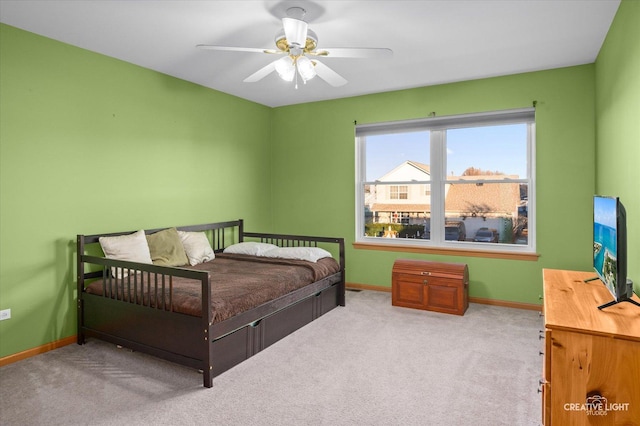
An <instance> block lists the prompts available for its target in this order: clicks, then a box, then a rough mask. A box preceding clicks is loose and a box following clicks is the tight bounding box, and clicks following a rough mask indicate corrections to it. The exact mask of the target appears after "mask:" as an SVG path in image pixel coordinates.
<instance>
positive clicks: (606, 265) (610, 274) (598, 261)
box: [593, 197, 618, 296]
mask: <svg viewBox="0 0 640 426" xmlns="http://www.w3.org/2000/svg"><path fill="white" fill-rule="evenodd" d="M593 203H594V204H593V267H594V269H595V270H596V272H597V273H598V276H599V277H600V279H601V280H602V281H603V282H604V284H605V285H606V286H607V288H608V289H609V291H610V292H611V294H613V295H614V296H615V294H616V282H617V267H618V261H617V241H616V238H617V236H616V200H615V198H605V197H595V198H594V200H593Z"/></svg>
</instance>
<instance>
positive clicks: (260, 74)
mask: <svg viewBox="0 0 640 426" xmlns="http://www.w3.org/2000/svg"><path fill="white" fill-rule="evenodd" d="M280 59H282V58H280ZM276 62H278V61H273V62H271V63H269V64H267V65H266V66H264V67H262V68H260V69H259V70H258V71H256V72H254V73H253V74H251V75H250V76H249V77H247V78H245V79H244V80H243V81H244V82H245V83H255V82H256V81H259V80H262V79H263V78H265V77H266V76H268V75H269V74H271V73H272V72H273V71H275V69H276Z"/></svg>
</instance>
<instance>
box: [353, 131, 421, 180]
mask: <svg viewBox="0 0 640 426" xmlns="http://www.w3.org/2000/svg"><path fill="white" fill-rule="evenodd" d="M365 143H366V151H365V152H366V164H365V171H366V181H367V182H373V181H376V180H381V181H382V180H383V181H411V180H429V166H428V164H429V132H413V133H392V134H387V135H375V136H367V137H366V141H365ZM407 164H412V165H413V166H412V167H406V165H407Z"/></svg>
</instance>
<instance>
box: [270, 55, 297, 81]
mask: <svg viewBox="0 0 640 426" xmlns="http://www.w3.org/2000/svg"><path fill="white" fill-rule="evenodd" d="M275 68H276V72H277V73H278V75H279V76H280V78H281V79H283V80H284V81H293V77H294V75H295V73H296V67H295V65H294V64H293V60H292V59H291V57H290V56H285V57H282V58H280V59H278V60H277V61H276V62H275Z"/></svg>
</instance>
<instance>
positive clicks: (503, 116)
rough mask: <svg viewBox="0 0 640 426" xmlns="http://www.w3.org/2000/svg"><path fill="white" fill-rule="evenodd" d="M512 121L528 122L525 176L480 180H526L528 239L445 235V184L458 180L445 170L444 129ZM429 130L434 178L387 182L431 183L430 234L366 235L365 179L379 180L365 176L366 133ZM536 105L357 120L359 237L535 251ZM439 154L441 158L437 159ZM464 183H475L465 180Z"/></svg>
mask: <svg viewBox="0 0 640 426" xmlns="http://www.w3.org/2000/svg"><path fill="white" fill-rule="evenodd" d="M508 124H526V125H527V148H526V149H527V176H526V177H524V178H518V179H506V180H505V179H500V180H495V181H492V180H487V179H482V180H481V181H478V183H524V184H527V185H528V206H527V210H528V211H527V217H528V220H527V228H528V239H527V244H505V243H501V244H495V243H494V244H491V243H475V242H471V241H464V242H463V241H447V240H445V236H444V222H445V199H444V198H445V197H444V193H445V192H444V191H445V185H446V184H447V183H452V182H456V180H448V179H447V176H446V169H447V168H446V158H447V155H446V132H447V130H450V129H456V128H463V127H464V128H466V127H482V126H498V125H508ZM416 131H429V132H430V144H429V146H430V163H431V164H430V172H431V174H430V179H431V180H430V181H425V182H417V181H416V182H384V184H385V185H389V184H393V185H404V184H427V185H430V189H431V238H430V239H428V240H421V239H411V238H407V239H405V238H379V237H369V236H366V235H364V232H363V230H364V225H365V223H364V221H365V215H364V208H365V194H364V188H365V185H376V184H378V185H379V184H380V182H375V181H374V182H368V181H366V170H365V165H366V137H367V136H370V135H383V134H393V133H403V132H416ZM535 132H536V130H535V109H534V108H522V109H514V110H505V111H493V112H485V113H475V114H463V115H452V116H442V117H429V118H423V119H417V120H405V121H393V122H384V123H373V124H357V125H356V129H355V141H356V143H355V149H356V153H355V158H356V189H355V193H356V209H355V210H356V220H355V222H356V236H355V237H356V238H355V241H356V242H357V243H372V244H376V245H389V246H397V245H402V246H418V247H425V248H445V249H462V250H465V251H468V250H471V251H474V250H476V251H489V252H490V251H496V252H514V253H535V251H536V200H535V194H536V189H535V171H536V165H535V159H536V155H535V153H536V151H535V141H536V135H535ZM436 160H439V161H436ZM464 182H465V184H467V183H468V184H473V183H475V182H474V181H473V180H468V179H467V180H465V181H464Z"/></svg>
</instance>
